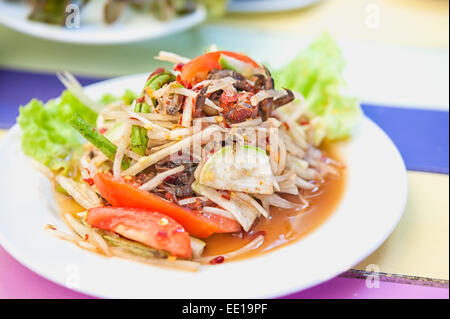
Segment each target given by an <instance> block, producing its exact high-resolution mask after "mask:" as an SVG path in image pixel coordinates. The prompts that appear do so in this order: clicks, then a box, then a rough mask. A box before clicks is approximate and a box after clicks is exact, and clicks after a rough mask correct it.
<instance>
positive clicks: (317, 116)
mask: <svg viewBox="0 0 450 319" xmlns="http://www.w3.org/2000/svg"><path fill="white" fill-rule="evenodd" d="M344 66H345V61H344V58H343V56H342V52H341V50H340V49H339V47H338V46H337V44H336V42H335V41H334V40H333V39H332V38H331V36H330V35H329V34H328V33H324V34H323V35H321V36H320V37H319V38H318V39H317V40H316V41H315V42H314V43H312V44H311V45H310V46H309V47H308V48H307V49H306V50H303V51H302V52H300V53H299V54H298V55H297V56H296V57H295V58H294V59H293V60H292V61H291V62H289V63H288V64H287V65H286V66H284V67H283V68H281V69H279V70H276V71H275V72H273V77H274V80H275V83H276V85H277V88H283V87H285V88H288V89H291V90H294V91H297V92H300V93H302V94H303V96H304V97H305V105H306V111H307V112H308V114H309V115H310V117H311V118H312V119H313V120H314V121H312V123H313V124H314V125H316V129H317V130H318V132H317V140H316V141H315V143H316V144H320V143H321V142H322V140H323V139H328V140H337V139H342V138H346V137H348V136H349V135H350V133H351V130H352V128H353V127H354V126H355V125H356V124H357V122H358V121H359V119H360V117H361V114H362V111H361V107H360V104H359V101H358V99H357V98H354V97H347V96H344V95H343V94H342V93H341V89H342V87H343V86H344V84H345V83H344V80H343V75H342V74H343V69H344Z"/></svg>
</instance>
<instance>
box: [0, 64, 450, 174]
mask: <svg viewBox="0 0 450 319" xmlns="http://www.w3.org/2000/svg"><path fill="white" fill-rule="evenodd" d="M77 78H78V80H79V81H80V82H81V84H82V85H88V84H91V83H94V82H97V81H101V80H104V78H93V77H77ZM62 90H64V87H63V85H62V84H61V83H60V82H59V81H58V79H57V78H56V76H55V75H54V74H44V73H33V72H24V71H16V70H6V69H0V128H9V127H11V126H13V125H14V123H15V122H16V117H17V116H18V114H19V113H18V107H19V106H20V105H23V104H26V103H28V102H29V101H30V100H31V99H32V98H38V99H41V100H43V101H47V100H49V99H52V98H54V97H56V96H59V95H60V94H61V91H62ZM362 107H363V110H364V113H365V114H366V115H367V116H368V117H369V118H371V119H372V120H373V121H374V122H375V123H377V124H378V125H379V126H380V127H381V128H382V129H383V130H384V131H385V132H386V133H387V134H388V135H389V137H390V138H391V139H392V141H393V142H394V143H395V144H396V146H397V147H398V149H399V150H400V153H401V154H402V156H403V159H404V160H405V164H406V167H407V168H408V170H415V171H425V172H435V173H443V174H448V173H449V113H448V112H445V111H433V110H422V109H413V108H398V107H387V106H382V105H371V104H363V105H362Z"/></svg>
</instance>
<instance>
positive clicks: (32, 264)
mask: <svg viewBox="0 0 450 319" xmlns="http://www.w3.org/2000/svg"><path fill="white" fill-rule="evenodd" d="M142 76H143V74H134V75H128V76H124V77H118V78H113V79H109V80H106V81H101V82H97V83H94V84H92V85H90V86H88V87H89V88H92V89H95V87H96V86H103V85H107V84H108V83H111V82H112V83H114V82H125V81H126V80H133V79H137V78H140V77H142ZM86 88H87V87H86ZM364 120H365V121H368V122H369V123H371V124H372V125H374V126H375V127H376V128H377V129H378V130H379V131H380V133H381V134H383V135H384V137H385V138H386V139H387V141H388V142H389V143H390V144H391V146H393V148H394V150H395V153H396V154H395V156H397V157H398V158H399V159H400V160H401V164H402V172H401V173H402V175H403V177H404V179H405V180H404V186H405V188H404V189H403V191H404V198H403V199H402V203H401V210H400V212H399V213H398V214H397V215H396V217H397V218H396V220H395V221H394V222H393V223H392V225H390V228H389V229H385V230H384V231H385V232H384V234H383V237H382V238H381V237H380V239H379V240H378V241H377V243H376V244H374V246H373V247H370V249H367V250H366V251H365V254H363V255H361V256H358V258H356V259H357V260H353V261H352V265H351V266H354V265H356V264H357V263H359V262H361V261H362V260H364V259H365V258H367V257H368V256H369V255H370V254H372V253H373V252H374V251H375V250H376V249H377V248H378V247H379V246H380V245H382V244H383V242H384V241H385V240H386V239H387V238H388V237H389V236H390V234H391V233H392V232H393V230H394V229H395V227H396V226H397V224H398V222H399V221H400V219H401V218H402V216H403V214H404V211H405V207H406V203H407V199H408V184H407V181H408V175H407V171H406V167H405V163H404V160H403V158H402V157H401V154H400V152H399V151H398V149H397V147H396V146H395V144H394V143H393V142H392V140H391V139H390V138H389V136H387V134H386V133H385V132H384V131H383V130H382V129H381V128H380V127H379V126H378V125H376V124H375V123H374V122H373V121H372V120H371V119H369V118H368V117H367V116H365V115H364ZM18 132H20V128H19V127H18V124H15V125H14V126H13V128H11V129H10V130H9V131H8V132H7V133H6V134H5V136H3V138H2V139H1V140H0V149H2V148H3V147H4V145H5V144H6V143H7V141H8V140H9V139H10V138H11V136H13V135H14V134H17V133H18ZM344 196H345V194H344ZM337 209H338V208H337ZM337 209H336V210H337ZM333 214H334V213H333ZM332 216H333V215H332ZM330 218H331V217H330ZM327 221H329V219H327V220H326V221H324V222H323V223H322V224H321V225H320V226H319V227H318V228H317V229H320V228H321V227H323V225H324V224H325V223H327ZM317 229H315V230H314V232H315V231H317ZM314 232H313V233H314ZM309 236H311V234H309V235H308V236H307V237H306V238H308V237H309ZM0 245H2V246H3V247H4V249H5V250H6V251H7V252H8V253H9V254H11V255H12V256H13V257H14V258H15V259H16V260H17V261H19V262H20V263H22V264H23V265H24V266H25V267H27V268H28V269H30V270H32V271H33V272H35V273H37V274H39V275H40V276H42V277H44V278H46V279H49V280H50V281H52V282H54V283H56V284H58V285H62V286H63V287H65V286H64V284H63V283H62V282H61V280H60V278H57V276H53V275H49V274H48V273H46V272H43V271H41V270H40V269H39V267H38V266H36V264H39V262H36V261H31V260H29V258H28V257H27V256H26V255H22V254H21V249H20V248H19V249H18V248H17V247H15V245H14V244H13V243H12V242H10V241H9V240H8V238H6V237H5V236H4V235H3V234H2V232H0ZM280 250H283V248H282V249H280ZM277 251H278V250H277ZM273 253H275V252H272V253H270V254H273ZM254 259H256V258H252V259H251V260H254ZM345 270H346V269H342V270H339V269H335V270H334V271H332V272H328V273H327V278H316V279H315V280H312V281H309V282H308V284H307V285H299V284H297V285H296V286H297V287H290V288H285V289H276V288H275V289H272V290H271V292H270V293H264V292H263V293H261V296H259V297H261V298H277V297H283V296H286V295H289V294H292V293H295V292H299V291H301V290H304V289H307V288H310V287H312V286H315V285H317V284H319V283H322V282H325V281H328V280H329V279H332V278H334V277H335V276H337V275H339V274H340V273H342V272H343V271H345ZM69 289H72V290H75V291H78V292H81V293H84V294H86V295H90V296H100V297H104V298H111V296H108V295H103V294H101V293H98V292H93V291H92V289H84V288H81V287H77V288H69ZM275 290H276V291H275ZM112 298H114V297H112Z"/></svg>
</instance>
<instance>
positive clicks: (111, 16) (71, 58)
mask: <svg viewBox="0 0 450 319" xmlns="http://www.w3.org/2000/svg"><path fill="white" fill-rule="evenodd" d="M47 5H50V6H47ZM67 5H71V6H72V7H70V8H69V10H67V12H65V9H67ZM61 8H63V11H61ZM77 10H79V11H77ZM61 12H62V13H61ZM323 32H328V33H329V34H331V36H332V37H333V38H334V39H335V40H336V41H337V42H338V44H339V46H340V47H341V49H342V52H343V55H344V58H345V60H346V62H347V64H346V69H345V79H346V82H347V84H348V85H347V89H348V91H349V92H351V94H352V95H356V96H358V97H359V98H360V99H361V101H362V104H363V109H364V111H365V113H366V115H368V116H370V117H371V118H372V119H373V120H375V121H376V122H377V124H379V125H380V126H381V127H382V128H383V129H384V130H385V131H386V132H387V133H388V135H389V136H390V137H391V138H392V139H393V140H394V143H395V144H396V145H397V147H399V149H400V151H401V153H402V155H403V158H404V160H405V162H406V165H407V168H408V170H409V173H408V176H409V188H410V189H409V191H410V195H409V201H408V206H407V211H406V213H405V216H404V218H403V219H402V221H401V223H400V225H399V227H398V228H397V229H396V231H395V232H394V233H393V235H392V236H391V238H390V239H389V240H388V241H387V242H386V243H385V244H384V245H383V246H382V247H381V248H380V249H379V250H378V251H377V252H376V253H375V254H373V255H372V256H370V257H369V259H367V260H366V261H364V262H363V263H361V264H360V265H358V266H357V267H356V268H355V269H356V270H361V271H363V270H364V269H366V266H367V265H369V264H377V265H380V269H381V271H382V272H385V273H392V274H400V275H404V276H412V277H420V278H432V279H433V278H434V279H437V280H438V282H439V283H440V284H439V285H440V286H439V287H441V288H442V287H444V288H445V287H446V289H447V290H446V291H447V297H448V267H449V264H448V260H449V257H448V251H449V248H448V236H449V235H448V206H449V200H448V190H449V188H448V183H449V180H448V109H449V89H448V87H449V1H448V0H396V1H392V0H230V1H224V0H218V1H213V0H198V1H187V0H179V1H176V0H173V1H172V0H161V1H160V0H154V1H148V0H131V1H123V0H116V1H114V0H113V1H110V0H90V1H84V0H78V1H63V0H57V1H55V0H53V1H44V0H34V1H20V0H18V1H13V0H8V1H6V0H0V131H1V129H3V130H4V131H3V132H6V131H5V130H6V129H9V128H10V127H11V126H13V125H14V123H15V118H16V117H17V115H18V107H19V105H22V104H25V103H27V102H28V101H29V100H30V99H31V98H39V99H42V100H48V99H50V98H54V97H56V96H59V95H60V93H61V91H62V90H63V86H62V84H60V83H59V82H58V80H57V79H56V77H55V76H54V74H55V72H56V71H58V70H67V71H71V72H73V73H74V74H76V75H77V76H78V77H79V79H80V81H81V83H82V84H84V85H87V84H90V83H93V82H97V81H99V80H102V79H107V78H111V77H116V76H122V75H128V74H135V73H150V72H152V71H153V70H154V69H155V67H156V66H159V65H161V62H158V61H155V60H153V57H154V56H156V55H157V54H158V52H159V51H160V50H165V51H171V52H174V53H177V54H180V55H182V56H186V57H190V58H191V57H194V56H196V55H198V54H201V53H202V52H204V51H205V50H206V49H207V48H208V47H209V46H210V45H211V44H215V45H216V46H217V47H218V48H220V49H225V50H234V51H239V52H245V53H246V54H248V55H250V56H252V57H253V58H254V59H255V60H259V61H262V62H264V63H265V64H268V65H269V66H270V67H272V68H278V67H281V66H283V65H285V64H286V63H288V62H289V61H290V60H291V59H292V58H293V57H295V56H296V55H297V53H298V52H299V50H301V49H303V48H305V47H306V46H307V45H308V44H309V43H311V42H312V41H313V40H314V39H315V38H317V37H318V36H319V35H321V34H322V33H323ZM386 110H388V111H386ZM389 110H390V111H389ZM392 112H394V113H392ZM404 112H406V113H404ZM393 114H394V115H396V116H397V117H395V118H394V120H392V118H393V117H392V116H393ZM404 114H407V115H405V116H404ZM402 119H405V120H404V121H402ZM409 120H411V122H405V121H409ZM412 127H415V128H416V129H415V130H411V131H410V132H409V133H408V136H405V132H406V129H407V128H409V129H411V128H412ZM424 132H427V134H428V133H429V134H428V135H427V134H425V133H424ZM430 132H431V133H430ZM416 133H417V134H416ZM422 133H424V134H422ZM0 134H1V133H0ZM414 134H416V135H414ZM417 145H419V146H420V147H422V148H421V149H420V152H421V153H427V154H428V158H427V159H423V158H422V157H420V156H418V155H417V154H418V150H417V147H418V146H417ZM430 158H431V160H430ZM427 161H431V162H427ZM437 225H440V226H439V227H440V228H439V227H438V226H437ZM442 227H443V228H442ZM405 238H408V241H407V242H406V241H405ZM425 239H426V240H425ZM411 247H415V248H416V249H411ZM1 254H4V256H6V255H5V254H6V253H4V252H2V251H0V255H1ZM5 258H6V257H5ZM5 258H4V259H3V261H2V258H0V268H1V267H2V266H3V267H19V266H17V265H18V264H17V265H16V264H14V262H12V261H11V262H10V261H8V259H5ZM2 262H3V264H2ZM23 271H26V270H25V269H24V270H23ZM19 274H20V275H21V276H23V275H24V274H23V273H20V272H18V275H19ZM11 280H12V279H11ZM0 282H2V280H0ZM325 285H326V284H325ZM0 288H1V287H0ZM35 289H37V290H34V291H33V290H31V291H30V292H28V295H26V296H28V297H30V296H31V297H34V296H37V297H39V296H41V295H39V294H40V293H41V292H42V291H40V290H39V289H40V288H38V287H37V286H36V287H35ZM51 289H54V290H53V291H54V296H56V297H58V296H59V294H61V293H63V292H62V290H61V289H65V288H62V287H60V288H57V287H56V285H55V287H53V286H52V288H51ZM58 289H59V290H58ZM333 289H335V290H333ZM333 291H334V292H335V293H337V290H336V287H334V288H333V287H332V286H330V287H329V289H326V288H316V290H315V293H316V295H315V296H316V297H317V296H318V297H326V296H328V297H330V296H331V297H333V295H332V294H333ZM355 291H356V292H358V293H360V294H361V295H364V294H366V295H365V296H366V297H367V296H369V297H389V296H391V295H389V293H387V292H386V291H384V295H383V292H381V293H380V292H371V293H373V294H375V293H380V295H376V296H375V295H367V292H362V291H359V290H358V288H354V289H353V288H352V289H350V290H348V291H341V293H344V294H345V293H348V294H349V296H350V294H354V293H355ZM1 292H2V290H1V289H0V296H1ZM9 292H10V293H11V290H9ZM30 293H31V295H30ZM64 293H67V292H64ZM33 294H34V295H33ZM327 294H328V295H327ZM330 294H331V295H330ZM19 296H23V294H22V295H20V294H19ZM52 296H53V295H52ZM301 296H302V295H298V296H297V297H301ZM334 297H346V296H343V295H334ZM350 297H351V296H350ZM353 297H354V296H353Z"/></svg>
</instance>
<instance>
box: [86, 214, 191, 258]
mask: <svg viewBox="0 0 450 319" xmlns="http://www.w3.org/2000/svg"><path fill="white" fill-rule="evenodd" d="M86 221H87V222H88V223H89V224H90V225H92V226H94V227H97V228H100V229H103V230H109V231H113V232H116V233H118V234H120V235H122V236H123V237H126V238H129V239H132V240H135V241H137V242H140V243H143V244H145V245H148V246H150V247H153V248H156V249H161V250H165V251H168V252H169V253H171V254H173V255H175V256H178V257H182V258H191V255H192V249H191V240H190V237H189V234H188V233H187V232H186V231H185V230H184V228H183V226H181V225H180V224H179V223H177V222H176V221H175V220H173V219H172V218H170V217H168V216H165V215H163V214H160V213H158V212H152V211H149V210H145V209H137V208H122V207H98V208H92V209H90V210H89V211H88V214H87V217H86Z"/></svg>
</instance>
